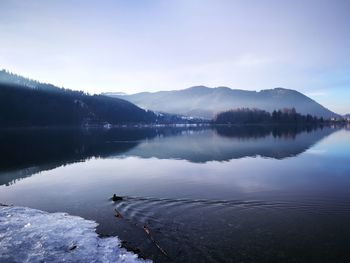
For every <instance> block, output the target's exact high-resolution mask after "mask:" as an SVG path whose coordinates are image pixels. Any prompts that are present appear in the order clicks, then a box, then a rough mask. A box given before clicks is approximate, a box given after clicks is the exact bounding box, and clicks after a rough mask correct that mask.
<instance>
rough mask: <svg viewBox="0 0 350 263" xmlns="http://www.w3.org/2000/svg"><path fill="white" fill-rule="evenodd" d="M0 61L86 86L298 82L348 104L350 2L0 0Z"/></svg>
mask: <svg viewBox="0 0 350 263" xmlns="http://www.w3.org/2000/svg"><path fill="white" fill-rule="evenodd" d="M0 68H5V69H8V70H10V71H13V72H16V73H18V74H21V75H25V76H28V77H31V78H34V79H37V80H40V81H44V82H50V83H53V84H55V85H59V86H64V87H66V88H71V89H80V90H85V91H88V92H91V93H100V92H104V91H113V92H127V93H134V92H140V91H157V90H170V89H183V88H187V87H190V86H195V85H206V86H210V87H216V86H228V87H231V88H237V89H249V90H261V89H268V88H274V87H284V88H290V89H296V90H298V91H301V92H303V93H306V94H307V95H309V96H310V97H312V98H313V99H315V100H317V101H319V102H320V103H322V104H324V105H325V106H326V107H328V108H330V109H331V110H334V111H336V112H339V113H346V112H350V0H343V1H341V0H338V1H337V0H329V1H324V0H290V1H287V0H285V1H284V0H276V1H269V0H264V1H261V0H256V1H253V0H242V1H234V0H227V1H225V0H198V1H197V0H178V1H175V0H174V1H171V0H163V1H161V0H139V1H134V0H125V1H117V0H113V1H97V0H96V1H87V0H84V1H75V0H70V1H64V0H57V1H54V0H37V1H35V0H18V1H17V0H1V1H0Z"/></svg>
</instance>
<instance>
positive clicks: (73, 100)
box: [0, 70, 157, 126]
mask: <svg viewBox="0 0 350 263" xmlns="http://www.w3.org/2000/svg"><path fill="white" fill-rule="evenodd" d="M156 118H157V116H156V115H155V114H154V113H153V112H150V111H146V110H143V109H141V108H139V107H137V106H136V105H134V104H132V103H130V102H128V101H126V100H123V99H118V98H111V97H107V96H103V95H88V94H86V93H84V92H82V91H73V90H67V89H62V88H58V87H56V86H54V85H51V84H44V83H40V82H38V81H34V80H30V79H27V78H24V77H21V76H18V75H14V74H11V73H8V72H6V71H4V70H2V71H0V126H64V125H72V126H76V125H83V124H85V125H86V124H103V123H106V122H107V123H111V124H126V123H150V122H154V121H155V120H156Z"/></svg>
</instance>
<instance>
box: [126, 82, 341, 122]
mask: <svg viewBox="0 0 350 263" xmlns="http://www.w3.org/2000/svg"><path fill="white" fill-rule="evenodd" d="M122 98H123V99H126V100H129V101H130V102H132V103H135V104H136V105H138V106H139V107H141V108H146V109H150V110H154V111H157V112H167V113H174V114H181V115H185V116H191V117H201V118H213V117H214V116H215V115H216V114H217V113H219V112H221V111H226V110H230V109H237V108H258V109H262V110H266V111H269V112H272V111H273V110H275V109H282V108H295V109H296V110H297V112H298V113H301V114H311V115H314V116H317V117H323V118H333V117H338V115H337V114H336V113H334V112H332V111H330V110H328V109H326V108H325V107H323V106H322V105H320V104H319V103H317V102H315V101H314V100H312V99H311V98H309V97H307V96H306V95H304V94H302V93H300V92H298V91H296V90H292V89H286V88H282V87H276V88H273V89H264V90H261V91H259V92H257V91H250V90H241V89H231V88H229V87H222V86H220V87H215V88H210V87H207V86H203V85H199V86H193V87H190V88H187V89H182V90H172V91H159V92H148V93H136V94H133V95H123V97H122Z"/></svg>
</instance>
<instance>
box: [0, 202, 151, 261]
mask: <svg viewBox="0 0 350 263" xmlns="http://www.w3.org/2000/svg"><path fill="white" fill-rule="evenodd" d="M96 226H97V223H96V222H94V221H91V220H85V219H83V218H81V217H77V216H71V215H68V214H65V213H47V212H44V211H40V210H36V209H31V208H26V207H16V206H0V262H151V261H145V260H142V259H139V258H138V257H137V255H136V254H134V253H132V252H128V251H126V250H125V249H124V248H121V247H120V240H119V239H118V238H117V237H109V238H100V237H98V235H97V234H96V232H95V229H96Z"/></svg>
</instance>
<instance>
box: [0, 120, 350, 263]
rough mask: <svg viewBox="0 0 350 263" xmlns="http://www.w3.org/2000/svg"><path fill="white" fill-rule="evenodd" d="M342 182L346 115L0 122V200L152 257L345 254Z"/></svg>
mask: <svg viewBox="0 0 350 263" xmlns="http://www.w3.org/2000/svg"><path fill="white" fill-rule="evenodd" d="M349 189H350V128H349V127H334V126H332V127H317V128H316V127H274V126H235V127H227V126H217V127H157V128H155V127H154V128H119V129H117V128H115V129H73V128H57V129H34V128H33V129H4V130H1V131H0V202H1V203H6V204H13V205H16V206H28V207H31V208H36V209H41V210H44V211H48V212H67V213H69V214H72V215H78V216H81V217H83V218H86V219H92V220H95V221H96V222H98V223H99V227H98V228H97V232H98V233H99V234H100V235H101V236H118V237H119V238H120V239H121V240H123V241H124V246H125V247H127V248H128V249H130V250H133V251H136V252H137V253H138V254H139V255H141V256H143V257H145V258H150V259H153V260H154V261H155V262H169V261H170V260H172V261H174V262H269V263H271V262H350V255H349V253H348V251H349V249H350V224H349V222H350V191H349ZM114 193H115V194H117V195H119V196H122V197H123V200H121V201H118V202H113V201H112V200H110V198H111V197H112V195H113V194H114ZM114 209H117V211H118V212H119V215H121V216H119V217H116V216H115V214H116V212H115V210H114ZM145 229H146V230H147V231H149V232H150V233H151V236H150V235H149V234H147V233H146V232H147V231H145ZM157 245H158V246H157ZM165 254H167V256H166V255H165Z"/></svg>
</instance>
